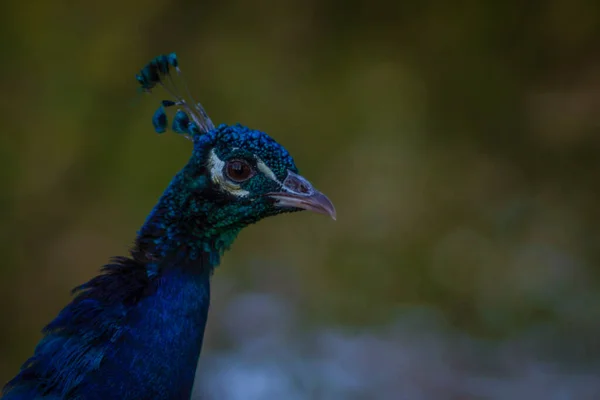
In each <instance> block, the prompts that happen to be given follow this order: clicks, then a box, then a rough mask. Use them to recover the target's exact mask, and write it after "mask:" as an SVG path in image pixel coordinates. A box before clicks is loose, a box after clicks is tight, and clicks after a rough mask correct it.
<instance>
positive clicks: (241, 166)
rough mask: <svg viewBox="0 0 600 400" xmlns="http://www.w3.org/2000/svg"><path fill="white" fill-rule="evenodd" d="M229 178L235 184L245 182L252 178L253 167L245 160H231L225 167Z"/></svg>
mask: <svg viewBox="0 0 600 400" xmlns="http://www.w3.org/2000/svg"><path fill="white" fill-rule="evenodd" d="M225 172H226V173H227V177H228V178H229V179H231V180H232V181H234V182H243V181H245V180H247V179H248V178H250V177H251V176H252V167H251V166H250V164H248V163H247V162H246V161H244V160H231V161H228V162H227V165H226V166H225Z"/></svg>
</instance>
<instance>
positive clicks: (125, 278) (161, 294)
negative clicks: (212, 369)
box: [5, 168, 239, 400]
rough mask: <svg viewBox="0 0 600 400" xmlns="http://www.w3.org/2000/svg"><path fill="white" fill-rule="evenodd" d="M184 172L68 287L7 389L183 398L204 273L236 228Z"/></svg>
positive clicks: (17, 395)
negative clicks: (219, 216)
mask: <svg viewBox="0 0 600 400" xmlns="http://www.w3.org/2000/svg"><path fill="white" fill-rule="evenodd" d="M188 172H189V171H187V170H186V169H185V168H184V170H183V171H181V172H180V173H179V174H178V175H177V176H176V177H175V178H174V179H173V181H172V182H171V184H170V185H169V187H168V188H167V190H166V191H165V193H164V194H163V196H162V197H161V199H160V201H159V202H158V204H157V205H156V207H155V208H154V209H153V211H152V213H151V214H150V215H149V217H148V219H147V220H146V222H145V223H144V225H143V226H142V228H141V230H140V232H139V234H138V237H137V239H136V243H135V246H134V248H133V249H132V251H131V257H130V258H117V259H115V260H114V262H113V263H112V264H109V265H106V266H105V267H104V273H103V274H101V275H99V276H97V277H95V278H93V279H92V280H90V281H89V282H87V283H85V284H83V285H82V286H80V287H79V288H77V289H75V291H76V293H77V295H76V297H75V298H74V299H73V301H72V302H71V303H70V304H69V305H67V306H66V307H65V308H64V309H63V310H62V311H61V313H60V314H59V315H58V316H57V317H56V318H55V319H54V321H52V322H51V323H50V324H49V325H48V326H47V327H46V328H45V330H44V333H45V337H44V339H42V341H41V342H40V344H39V345H38V347H37V348H36V352H35V354H34V356H33V357H32V358H30V359H29V360H28V361H27V362H26V363H25V365H24V367H23V369H22V370H21V372H20V373H19V374H18V375H17V376H16V377H15V378H14V379H13V380H12V381H11V382H10V383H9V385H8V387H9V388H11V390H9V391H8V393H7V394H6V397H5V398H6V399H24V398H35V397H36V396H39V395H41V394H48V395H50V394H51V395H52V396H54V395H59V396H60V397H57V398H62V397H63V396H64V397H68V398H73V399H79V398H85V399H91V398H98V399H108V398H119V399H124V400H127V399H189V397H190V394H191V390H192V386H193V382H194V376H195V371H196V365H197V361H198V357H199V355H200V351H201V347H202V339H203V336H204V328H205V325H206V320H207V315H208V308H209V304H210V277H211V274H212V271H213V269H214V267H215V266H217V265H218V263H219V260H220V256H221V255H222V253H223V252H224V251H225V250H226V249H227V248H228V247H229V246H230V245H231V243H232V242H233V240H234V239H235V237H236V236H237V234H238V232H239V229H237V228H230V229H226V228H222V229H221V230H220V231H217V230H215V228H214V227H213V225H212V224H211V222H212V221H211V217H210V213H212V212H213V211H214V207H216V205H215V204H214V202H213V201H210V199H203V198H202V193H199V192H198V191H200V192H201V191H202V190H203V188H202V186H203V185H202V182H203V180H202V179H199V178H198V177H194V176H191V175H190V174H189V173H188ZM190 179H194V181H198V183H194V184H193V185H191V184H190ZM190 187H192V189H193V190H192V191H195V195H194V196H192V191H190V190H189V188H190ZM209 224H210V225H209ZM209 227H210V228H209ZM90 321H94V323H93V324H92V323H90ZM123 363H126V364H127V365H123ZM100 364H101V368H99V366H100ZM132 390H135V392H132ZM94 396H95V397H94ZM50 398H53V397H50Z"/></svg>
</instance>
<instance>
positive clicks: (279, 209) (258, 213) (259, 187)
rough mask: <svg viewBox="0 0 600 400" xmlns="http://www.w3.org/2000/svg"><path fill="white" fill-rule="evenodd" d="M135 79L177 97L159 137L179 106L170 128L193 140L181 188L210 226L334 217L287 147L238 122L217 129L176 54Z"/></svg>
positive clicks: (162, 117)
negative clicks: (286, 216) (290, 215)
mask: <svg viewBox="0 0 600 400" xmlns="http://www.w3.org/2000/svg"><path fill="white" fill-rule="evenodd" d="M172 70H174V71H175V72H176V77H175V78H178V80H179V81H180V82H179V85H183V87H185V90H186V93H187V96H186V97H184V96H182V95H181V94H180V92H179V90H178V89H177V86H178V85H176V84H175V80H174V76H172V74H171V71H172ZM136 77H137V80H138V82H139V83H140V85H141V87H142V89H143V90H145V91H150V90H151V89H153V88H154V87H155V86H162V87H163V88H165V89H166V90H167V91H168V92H169V93H170V94H171V96H173V100H163V101H162V104H161V106H160V107H159V109H158V110H157V111H156V113H155V114H154V117H153V125H154V128H155V130H156V131H157V132H158V133H163V132H165V131H166V130H167V125H168V118H167V114H166V109H167V108H170V107H176V108H179V109H178V110H177V111H176V113H175V115H174V118H173V123H172V126H171V129H172V130H173V131H174V132H176V133H179V134H182V135H184V136H186V137H188V138H189V139H191V140H192V141H193V142H194V151H193V154H192V157H191V159H190V161H189V162H188V164H187V165H186V167H185V168H184V170H183V171H182V176H181V178H180V181H181V182H180V185H181V186H183V187H184V188H185V191H186V192H188V194H189V196H186V197H187V198H188V200H186V201H187V202H191V203H192V206H191V207H192V208H199V209H200V210H198V211H199V214H202V215H203V218H205V219H206V222H208V223H209V224H210V226H212V227H213V228H215V229H219V228H228V227H233V228H241V227H243V226H245V225H248V224H251V223H254V222H257V221H258V220H260V219H262V218H265V217H268V216H272V215H277V214H281V213H285V212H295V211H301V210H309V211H314V212H317V213H321V214H326V215H329V216H331V217H332V218H333V219H335V217H336V212H335V208H334V206H333V204H332V203H331V201H330V200H329V199H328V198H327V197H326V196H325V195H324V194H322V193H321V192H319V191H318V190H316V189H315V188H314V187H313V186H312V185H311V183H310V182H309V181H308V180H306V179H305V178H303V177H302V176H300V175H299V174H298V168H296V165H295V163H294V160H293V159H292V157H291V156H290V154H289V153H288V151H287V150H286V149H285V148H283V146H281V145H280V144H278V143H277V142H276V141H275V140H273V139H272V138H271V137H269V136H268V135H267V134H266V133H264V132H260V131H256V130H252V129H249V128H247V127H245V126H242V125H239V124H238V125H233V126H228V125H224V124H222V125H219V126H218V127H215V126H214V125H213V123H212V121H211V120H210V118H209V117H208V115H207V114H206V112H205V111H204V109H203V108H202V106H201V105H200V104H199V103H197V102H195V101H194V100H193V99H192V98H191V96H190V95H189V91H187V86H186V85H185V82H184V81H183V78H182V77H181V73H180V69H179V66H178V60H177V57H176V56H175V54H174V53H172V54H169V55H162V56H159V57H157V58H155V59H154V60H152V61H151V62H150V63H149V64H148V65H147V66H146V67H145V68H144V69H142V70H141V71H140V74H138V75H137V76H136ZM190 197H191V200H189V198H190Z"/></svg>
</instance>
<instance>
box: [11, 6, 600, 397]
mask: <svg viewBox="0 0 600 400" xmlns="http://www.w3.org/2000/svg"><path fill="white" fill-rule="evenodd" d="M0 10H1V13H0V21H1V23H0V43H2V48H4V49H5V50H4V55H5V58H4V61H3V62H2V63H1V66H0V71H1V74H0V83H1V85H2V89H3V90H2V93H3V95H2V96H1V100H0V102H1V105H2V107H1V108H0V110H1V111H0V112H1V113H2V122H3V126H2V133H1V134H0V178H1V180H2V183H3V184H2V189H1V191H0V224H1V226H2V229H0V252H1V254H2V262H1V264H0V321H1V323H2V325H1V328H0V382H1V383H3V382H5V381H6V380H8V379H9V378H10V377H11V376H13V375H14V374H15V373H16V371H17V370H18V367H19V366H20V364H21V363H22V362H23V361H24V360H25V359H26V358H27V357H28V356H29V355H30V354H31V352H32V351H33V348H34V346H35V344H36V342H37V341H38V340H39V338H40V333H39V332H40V330H41V328H42V327H43V326H44V325H45V324H46V323H47V322H49V321H50V320H51V318H53V317H54V316H55V314H56V313H57V312H58V311H59V310H60V309H61V308H62V307H63V306H64V305H65V304H66V303H67V302H68V301H69V291H70V289H71V288H73V287H74V286H76V285H78V284H80V283H82V282H84V281H86V280H87V279H89V278H91V277H92V276H93V275H94V274H96V273H97V272H98V269H99V268H100V266H101V265H103V264H104V263H105V262H106V261H107V260H108V258H109V257H110V256H112V255H119V254H124V253H125V252H126V251H127V249H128V246H129V245H130V244H131V243H132V241H133V238H134V235H135V232H136V230H137V229H138V228H139V227H140V226H141V224H142V222H143V221H144V218H145V216H146V215H147V214H148V212H149V211H150V210H151V208H152V206H153V205H154V203H155V202H156V200H157V199H158V197H159V196H160V194H161V193H162V191H163V190H164V188H165V187H166V185H167V184H168V183H169V180H170V178H171V177H172V176H173V175H174V174H175V173H176V171H177V170H179V169H180V168H181V167H182V166H183V165H184V164H185V162H186V161H187V159H188V156H189V154H190V150H191V145H190V143H189V142H188V141H186V140H183V139H181V138H178V137H176V136H175V135H171V134H168V135H163V136H159V135H156V134H154V133H153V130H152V126H151V123H150V118H151V115H152V113H153V111H154V108H155V106H156V104H157V101H158V100H159V99H160V98H161V97H160V95H157V96H156V97H147V96H145V95H141V94H139V93H137V92H136V88H137V86H136V82H135V79H134V74H135V73H136V72H137V71H138V70H139V69H140V68H141V67H142V66H143V65H144V64H145V63H146V62H148V61H149V60H150V59H151V58H152V57H154V56H156V55H158V54H160V53H165V52H171V51H176V52H177V54H178V56H179V58H180V62H181V66H182V69H183V71H184V74H185V75H186V78H187V81H188V84H189V86H190V88H191V90H192V92H193V93H194V94H195V97H196V98H197V99H199V100H200V101H201V102H202V103H203V105H204V106H205V108H206V109H207V111H208V113H209V115H210V116H211V118H212V120H213V121H214V122H215V123H221V122H224V123H236V122H241V123H243V124H245V125H248V126H250V127H251V128H255V129H260V130H263V131H266V132H268V133H269V134H270V135H271V136H273V137H274V138H275V139H276V140H277V141H279V142H280V143H282V144H283V145H284V146H285V147H286V148H287V149H288V150H289V151H290V152H291V153H292V155H294V157H295V160H296V163H297V165H298V166H299V168H300V170H301V172H302V174H303V175H304V176H306V177H307V178H308V179H310V180H311V181H312V182H313V183H314V184H315V185H316V186H317V187H318V188H319V189H321V190H322V191H323V192H325V193H326V194H327V195H328V196H329V197H330V198H331V199H332V200H333V202H334V203H335V204H336V207H337V210H338V220H337V222H332V221H331V220H328V219H326V218H323V217H322V216H318V215H309V214H308V213H301V214H295V215H287V216H283V217H278V218H273V219H269V220H266V221H263V222H261V223H260V224H258V225H256V226H252V227H250V228H248V229H247V230H245V231H244V232H243V233H242V234H241V235H240V237H239V239H238V241H237V242H236V243H235V245H234V246H233V249H232V251H231V252H229V253H228V254H227V256H226V257H225V258H224V263H223V264H222V266H221V267H219V268H218V270H217V272H216V274H215V278H214V285H215V288H214V295H213V306H212V307H213V308H212V310H211V316H210V320H209V328H208V329H209V331H208V337H207V339H206V341H205V349H206V358H205V359H203V360H202V361H201V368H200V371H199V374H200V372H202V371H206V372H205V373H204V374H203V375H202V377H201V378H200V379H199V381H198V382H197V386H198V389H197V393H199V395H200V396H202V398H215V399H217V398H218V399H238V398H239V399H263V398H264V399H269V398H288V399H292V398H347V399H353V398H357V399H359V398H360V399H362V398H382V399H387V398H389V399H397V398H406V399H429V398H431V399H444V398H449V399H471V398H473V399H483V398H498V399H502V398H513V399H520V398H523V399H536V398H540V399H551V398H557V399H559V398H560V399H571V398H573V399H587V398H589V399H598V398H600V373H599V371H600V269H599V267H598V265H599V263H600V228H599V227H598V221H599V220H600V208H599V207H598V204H600V189H599V184H598V177H599V176H600V156H599V154H600V136H599V134H600V113H599V110H600V52H598V49H599V46H598V43H599V42H600V3H598V2H597V1H592V0H589V1H585V0H574V1H567V0H548V1H543V2H541V1H531V2H519V1H514V0H512V1H505V2H500V1H497V2H496V1H470V2H469V1H467V2H458V3H451V2H447V3H444V2H436V1H421V2H391V1H390V2H377V1H369V2H368V1H318V0H302V1H301V0H292V1H285V2H275V1H273V2H269V1H263V2H249V1H222V2H216V1H211V2H208V1H207V2H204V1H183V0H170V1H165V0H147V1H145V2H133V1H114V0H105V1H102V2H74V1H56V2H46V1H40V0H33V1H30V2H17V1H14V0H13V1H5V2H2V4H1V5H0ZM282 327H283V328H282ZM284 328H285V329H284ZM272 332H278V333H277V335H276V336H277V337H274V336H272ZM270 335H271V336H270ZM248 338H252V340H258V341H259V342H260V343H261V344H260V346H259V347H256V346H255V347H253V348H254V349H255V350H254V353H252V352H251V353H247V352H245V351H246V350H244V349H247V344H248V340H250V339H248ZM252 343H257V342H255V341H253V342H252ZM340 343H343V345H340ZM256 349H259V350H260V351H258V350H256ZM334 349H337V350H334ZM340 349H341V350H340ZM248 354H251V355H248ZM283 354H287V355H286V356H283ZM407 354H410V356H407ZM270 357H273V360H274V361H273V363H272V364H269V365H267V366H266V367H265V368H263V369H261V365H262V366H264V365H263V364H265V362H266V360H267V359H268V360H271V358H270ZM402 360H404V361H402ZM269 362H270V361H269ZM298 363H300V364H298ZM290 365H301V366H300V367H298V368H297V370H295V371H296V372H294V371H291V370H290V369H289V367H290ZM244 366H246V367H247V368H246V367H244ZM273 366H274V367H273ZM269 368H271V369H269ZM319 368H320V369H319ZM357 368H358V369H357ZM263 370H264V371H266V372H264V374H262V375H260V376H254V375H251V374H250V375H249V374H248V371H254V372H255V373H257V374H258V372H257V371H263ZM215 371H217V372H215ZM219 371H220V372H219ZM231 371H241V372H239V373H238V374H237V375H236V374H233V373H232V372H231ZM273 371H276V372H277V371H279V372H278V373H280V374H281V375H282V377H281V379H279V378H276V377H277V376H279V375H277V373H275V372H273ZM282 371H283V372H282ZM298 371H299V372H298ZM307 371H313V372H314V371H319V372H318V373H319V375H320V378H319V377H315V376H312V375H310V373H309V372H307ZM327 371H328V372H327ZM332 371H333V372H332ZM336 371H337V372H336ZM244 374H245V375H244ZM328 374H330V375H328ZM386 374H387V375H386ZM199 376H200V375H199ZM241 376H243V377H245V378H243V379H242V378H240V377H241ZM290 376H296V377H298V378H297V379H296V380H293V383H289V382H288V381H289V380H290V379H291V378H290ZM340 376H342V377H344V378H343V379H342V378H340ZM407 376H408V377H409V378H410V379H408V378H406V377H407ZM265 377H268V379H271V380H272V379H275V381H269V380H266V381H265ZM274 377H275V378H274ZM323 377H324V378H323ZM403 377H404V378H403ZM244 379H246V380H244ZM261 379H262V380H261ZM277 379H279V380H277ZM403 379H404V380H403ZM219 382H222V383H223V384H221V383H219ZM244 382H252V383H253V384H254V385H255V386H256V388H255V389H256V390H254V392H252V393H251V392H250V391H248V389H247V388H248V386H247V383H244ZM257 382H263V383H261V384H257ZM265 382H267V383H265ZM282 382H284V383H285V382H288V383H285V384H282ZM298 382H299V383H298ZM236 385H237V386H236ZM261 385H262V386H261ZM278 385H279V386H278ZM557 385H558V386H557ZM224 387H228V390H229V392H227V393H225V392H223V390H224ZM235 387H244V388H246V389H244V390H243V391H242V392H240V393H241V394H240V393H238V392H235V390H234V389H232V388H235ZM253 387H254V386H253ZM274 388H276V389H277V390H280V389H281V388H283V389H281V390H280V391H275V392H274V391H273V390H274ZM240 390H241V389H240ZM553 395H556V396H559V395H560V396H563V397H552V396H553ZM236 396H237V397H236ZM294 396H295V397H294Z"/></svg>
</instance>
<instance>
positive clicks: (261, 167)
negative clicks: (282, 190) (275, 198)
mask: <svg viewBox="0 0 600 400" xmlns="http://www.w3.org/2000/svg"><path fill="white" fill-rule="evenodd" d="M255 157H256V168H258V170H259V171H260V172H262V173H263V174H264V175H265V176H266V177H267V178H269V179H270V180H272V181H275V182H277V183H278V184H279V185H281V182H279V179H277V177H276V176H275V174H274V173H273V171H271V168H269V167H267V164H265V163H264V161H263V160H261V159H260V158H259V157H257V156H255Z"/></svg>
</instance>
